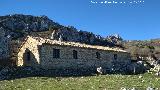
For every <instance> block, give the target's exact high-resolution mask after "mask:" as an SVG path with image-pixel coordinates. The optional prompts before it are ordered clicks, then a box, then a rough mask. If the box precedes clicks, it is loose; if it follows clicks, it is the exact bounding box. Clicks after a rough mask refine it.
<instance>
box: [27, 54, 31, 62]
mask: <svg viewBox="0 0 160 90" xmlns="http://www.w3.org/2000/svg"><path fill="white" fill-rule="evenodd" d="M30 60H31V54H30V52H27V61H30Z"/></svg>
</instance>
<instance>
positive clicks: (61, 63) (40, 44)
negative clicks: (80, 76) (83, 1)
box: [16, 36, 131, 69]
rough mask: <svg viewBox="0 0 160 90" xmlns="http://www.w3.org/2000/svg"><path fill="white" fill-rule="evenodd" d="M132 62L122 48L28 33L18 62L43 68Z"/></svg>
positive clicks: (96, 65) (108, 66)
mask: <svg viewBox="0 0 160 90" xmlns="http://www.w3.org/2000/svg"><path fill="white" fill-rule="evenodd" d="M130 62H131V61H130V54H129V53H128V52H126V51H124V50H121V49H119V48H110V47H104V46H96V45H87V44H82V43H77V42H67V41H57V40H51V39H45V38H41V37H33V36H27V38H26V39H25V42H24V43H23V44H22V45H21V48H20V50H19V52H18V55H17V62H16V64H17V66H31V67H38V68H43V69H88V68H90V69H95V68H97V67H102V68H104V69H111V68H112V67H113V66H114V65H115V64H118V65H120V66H123V65H127V64H128V63H130Z"/></svg>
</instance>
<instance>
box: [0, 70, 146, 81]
mask: <svg viewBox="0 0 160 90" xmlns="http://www.w3.org/2000/svg"><path fill="white" fill-rule="evenodd" d="M142 73H145V72H142ZM106 74H122V75H133V73H129V72H128V73H120V72H119V73H118V72H110V71H107V72H104V73H103V75H106ZM137 74H140V73H137ZM134 75H135V74H134ZM82 76H83V77H88V76H98V73H97V72H96V69H58V70H57V69H56V70H53V69H52V70H45V69H36V68H32V67H14V68H13V67H12V68H9V67H8V68H5V70H4V71H1V73H0V81H3V80H14V79H20V78H27V77H51V78H57V77H82Z"/></svg>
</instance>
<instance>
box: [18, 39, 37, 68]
mask: <svg viewBox="0 0 160 90" xmlns="http://www.w3.org/2000/svg"><path fill="white" fill-rule="evenodd" d="M38 43H39V42H38V41H37V40H35V39H33V38H31V37H27V40H26V42H25V43H23V44H22V48H21V49H20V50H19V52H18V60H17V66H23V65H25V66H37V65H38V64H39V50H38ZM27 52H31V60H30V61H27V60H25V54H26V53H27Z"/></svg>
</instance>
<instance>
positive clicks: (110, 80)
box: [0, 73, 160, 90]
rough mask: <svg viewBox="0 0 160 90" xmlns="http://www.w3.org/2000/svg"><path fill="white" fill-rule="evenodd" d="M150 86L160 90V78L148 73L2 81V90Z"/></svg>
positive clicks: (114, 89) (113, 89) (106, 89)
mask: <svg viewBox="0 0 160 90" xmlns="http://www.w3.org/2000/svg"><path fill="white" fill-rule="evenodd" d="M139 76H142V78H139ZM149 86H150V87H154V88H159V89H160V77H156V76H154V75H153V74H148V73H146V74H141V75H101V76H87V77H57V78H55V77H28V78H20V79H15V80H4V81H0V90H120V89H121V88H122V87H125V88H128V89H129V88H133V87H135V88H136V89H138V90H146V88H147V87H149Z"/></svg>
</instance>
